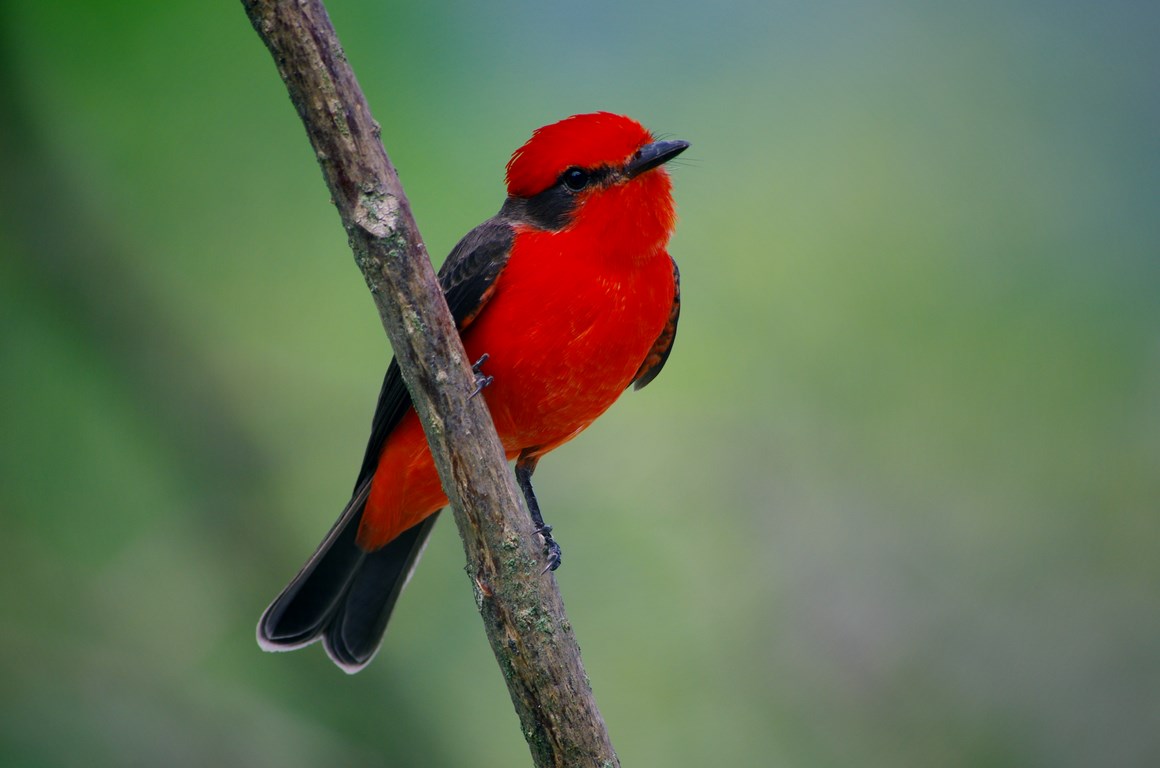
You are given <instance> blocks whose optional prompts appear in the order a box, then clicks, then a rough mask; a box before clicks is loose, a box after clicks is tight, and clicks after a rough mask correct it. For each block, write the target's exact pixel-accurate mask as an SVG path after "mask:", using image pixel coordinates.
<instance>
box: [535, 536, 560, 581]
mask: <svg viewBox="0 0 1160 768" xmlns="http://www.w3.org/2000/svg"><path fill="white" fill-rule="evenodd" d="M536 533H538V534H540V536H541V537H543V539H544V557H546V558H547V559H548V564H547V565H545V566H544V570H542V571H540V573H541V574H544V573H547V572H548V571H554V570H556V569H557V568H559V567H560V563H561V562H563V560H564V557H563V552H562V551H561V550H560V545H559V544H557V543H556V540H555V539H553V538H552V526H550V525H541V526H540V527H539V528H536Z"/></svg>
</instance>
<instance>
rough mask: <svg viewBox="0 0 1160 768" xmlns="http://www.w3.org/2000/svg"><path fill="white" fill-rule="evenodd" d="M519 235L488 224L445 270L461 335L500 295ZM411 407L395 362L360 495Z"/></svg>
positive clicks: (463, 243) (446, 294) (470, 236)
mask: <svg viewBox="0 0 1160 768" xmlns="http://www.w3.org/2000/svg"><path fill="white" fill-rule="evenodd" d="M514 239H515V231H514V230H513V229H512V226H511V224H509V223H507V222H506V221H503V220H501V219H488V220H487V221H485V222H484V223H483V224H480V225H479V226H478V227H476V228H475V229H473V230H471V231H470V232H468V233H467V235H465V236H464V238H463V239H462V240H460V241H459V244H458V245H456V246H455V248H453V249H452V251H451V254H450V255H449V256H448V257H447V260H446V261H444V262H443V266H442V267H440V269H439V285H440V287H441V288H442V289H443V298H444V299H446V300H447V306H448V308H449V309H450V310H451V317H452V318H454V320H455V327H456V328H457V329H458V330H459V332H460V333H463V331H464V329H465V328H467V326H468V325H470V324H471V321H472V320H474V319H475V318H476V317H477V316H478V315H479V312H480V310H481V309H483V307H484V305H485V304H486V303H487V300H488V299H489V298H491V294H492V292H493V291H494V290H495V285H496V278H498V277H499V274H500V272H502V271H503V268H504V266H505V265H506V264H507V261H508V257H509V256H510V255H511V250H512V242H513V240H514ZM410 407H411V394H410V393H409V392H408V391H407V387H406V385H404V384H403V377H402V374H401V373H400V371H399V363H398V362H397V361H396V360H394V359H392V360H391V363H390V365H388V366H387V373H386V376H385V377H384V378H383V388H382V389H381V390H380V391H379V402H378V405H377V406H376V407H375V417H374V419H373V421H372V422H371V436H370V439H369V440H368V441H367V449H366V453H365V454H364V455H363V463H362V469H361V470H359V475H358V480H357V481H356V482H355V486H354V487H355V489H356V491H357V489H358V488H359V486H360V485H362V483H363V482H364V481H365V480H367V479H368V478H370V477H371V476H373V475H374V473H375V470H376V469H377V468H378V465H379V455H380V454H381V453H382V451H383V445H384V444H385V443H386V441H387V436H388V435H389V434H391V431H392V430H393V429H394V428H395V426H396V425H397V424H398V423H399V421H400V420H401V419H402V418H403V415H404V414H405V413H406V412H407V409H408V408H410Z"/></svg>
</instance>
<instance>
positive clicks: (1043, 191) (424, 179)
mask: <svg viewBox="0 0 1160 768" xmlns="http://www.w3.org/2000/svg"><path fill="white" fill-rule="evenodd" d="M329 5H330V10H331V14H332V17H333V20H334V22H335V25H336V27H337V29H338V32H339V35H340V36H341V38H342V40H343V42H344V44H345V47H346V50H347V54H348V56H349V59H350V61H351V62H352V64H353V65H354V68H355V70H356V72H357V73H358V76H359V78H360V80H361V83H362V85H363V87H364V89H365V90H366V93H367V96H368V98H369V101H370V103H371V106H372V108H373V109H374V111H375V116H376V118H377V119H378V120H379V121H380V122H381V123H382V125H383V138H384V142H385V144H386V146H387V148H388V150H389V152H390V153H391V155H392V158H393V159H394V161H395V163H396V165H397V166H398V168H399V170H400V173H401V176H402V179H403V182H404V184H405V185H406V188H407V191H408V193H409V195H410V198H411V201H412V204H413V207H414V210H415V213H416V216H417V218H418V221H419V224H420V226H421V228H422V230H423V232H424V233H425V237H426V238H427V243H428V247H429V249H430V251H431V253H432V254H433V255H434V256H435V257H436V259H437V260H439V259H441V258H442V255H443V254H445V253H447V252H448V250H450V248H451V246H452V245H453V244H454V243H455V241H456V240H457V239H458V238H459V237H460V236H461V235H462V234H463V233H464V232H466V231H467V230H468V229H469V228H470V227H472V226H474V225H475V224H476V223H478V222H480V221H481V220H483V219H484V218H486V217H488V216H490V215H491V214H493V213H494V212H495V211H496V210H497V209H498V208H499V205H500V203H501V202H502V197H503V186H502V174H503V166H504V163H505V162H506V160H507V157H508V155H509V154H510V153H511V151H512V150H513V149H515V148H516V147H517V146H518V145H519V144H521V143H522V142H523V141H524V140H525V139H526V138H527V136H528V135H529V133H530V132H531V130H532V129H533V128H535V127H537V126H539V125H542V124H544V123H547V122H551V121H554V120H557V119H559V118H561V117H564V116H566V115H569V114H572V113H576V112H583V111H590V110H595V109H607V110H613V111H618V112H624V113H627V114H631V115H633V116H634V117H636V118H638V119H640V120H641V121H643V122H644V123H645V124H646V125H648V126H649V127H650V128H651V129H652V130H654V131H656V132H657V133H659V134H663V135H665V136H669V137H674V138H682V139H686V140H688V141H690V142H691V143H692V149H691V150H689V151H688V152H687V153H685V155H683V156H682V158H681V160H680V161H679V163H678V164H676V167H675V168H674V169H673V176H674V181H675V193H676V198H677V201H678V206H679V211H680V215H681V222H680V225H679V227H678V231H677V233H676V236H675V237H674V239H673V241H672V244H671V245H672V247H671V250H672V252H673V254H674V255H675V257H676V258H677V260H678V261H679V262H680V265H681V270H682V276H683V288H684V293H683V297H684V303H683V310H682V320H681V330H680V334H679V336H678V339H677V344H676V347H675V350H674V353H673V355H672V357H671V359H670V360H669V363H668V365H667V367H666V369H665V371H664V375H662V376H661V377H660V378H659V379H658V380H657V381H656V382H655V383H654V384H653V385H651V386H650V387H649V388H648V389H646V390H644V391H643V392H640V393H630V394H628V395H626V396H625V397H624V399H623V401H622V402H620V403H618V404H617V406H616V407H614V408H613V409H612V410H611V411H610V412H609V413H608V414H607V416H606V417H605V418H604V419H603V420H601V421H600V422H599V423H598V424H596V425H595V426H594V427H593V428H592V429H590V430H589V431H588V432H587V433H586V434H585V435H583V436H582V437H581V438H580V439H578V440H576V441H575V442H574V443H572V444H569V445H568V446H565V447H564V448H562V449H560V450H559V451H558V452H557V453H555V454H553V455H552V456H551V457H549V458H548V459H547V460H545V461H544V462H542V463H541V465H540V470H539V472H538V473H537V479H538V481H539V482H538V485H537V487H538V490H539V494H540V500H541V503H542V505H543V506H544V508H545V511H546V516H547V517H548V519H549V520H550V521H551V522H552V523H553V524H555V526H556V532H557V534H558V537H559V539H560V541H561V542H562V543H563V546H564V549H565V552H566V555H567V562H566V564H565V566H564V568H563V569H562V570H561V571H560V572H559V574H558V578H559V581H560V585H561V589H562V590H563V593H564V596H565V599H566V600H567V603H568V608H569V611H570V615H571V618H572V620H573V623H574V624H575V626H576V629H577V634H578V637H579V640H580V643H581V645H582V646H583V648H584V651H585V662H586V664H587V669H588V672H589V675H590V677H591V680H592V684H593V687H594V689H595V692H596V695H597V698H598V700H599V702H600V705H601V707H602V710H603V713H604V716H605V718H606V720H607V721H608V723H609V727H610V730H611V734H612V738H613V742H614V744H615V745H616V747H617V749H618V752H619V754H620V756H621V758H622V760H623V762H624V764H625V765H626V766H628V765H631V766H704V765H720V766H859V767H865V766H871V767H876V766H884V767H885V766H1052V767H1053V768H1054V767H1057V766H1065V767H1067V766H1076V767H1077V768H1078V767H1080V766H1093V765H1099V766H1144V765H1157V764H1160V552H1158V550H1160V501H1158V500H1160V211H1158V210H1157V209H1158V208H1160V206H1158V205H1157V202H1158V200H1160V141H1158V136H1160V132H1158V127H1157V126H1158V125H1160V96H1158V94H1160V89H1158V88H1157V83H1158V82H1160V66H1158V64H1160V53H1157V51H1158V50H1160V48H1158V47H1157V40H1158V39H1160V34H1158V33H1160V11H1158V10H1157V6H1156V4H1155V3H1144V2H1135V3H1133V2H1107V3H1099V4H1097V3H1083V2H1059V1H1057V2H1032V1H1030V0H1028V1H1026V2H1015V3H1010V2H980V3H914V2H903V1H901V0H899V1H898V2H886V1H878V2H817V3H780V2H768V0H748V1H747V0H738V1H736V2H730V1H728V0H726V1H725V2H720V3H714V4H702V3H662V2H642V3H634V4H626V3H618V2H591V3H570V4H561V3H546V2H523V3H520V2H509V3H498V4H492V3H471V2H461V3H425V4H420V3H415V4H408V5H407V6H406V7H396V6H400V5H401V4H396V3H387V2H375V3H370V2H354V0H333V1H332V2H330V3H329ZM0 8H2V11H0V13H2V16H0V25H2V26H0V95H2V97H3V99H2V102H3V103H2V106H0V130H2V134H0V152H2V153H3V155H2V157H0V193H2V195H3V197H2V198H0V433H2V435H3V437H2V439H0V515H2V519H0V522H2V533H0V574H2V578H0V765H4V766H65V765H68V766H205V765H248V766H285V767H287V768H289V767H292V766H314V765H344V766H372V765H388V766H483V767H489V766H517V765H526V764H528V763H529V759H528V753H527V747H526V745H525V744H524V742H523V739H522V737H521V735H520V732H519V728H518V723H517V721H516V719H515V716H514V715H513V713H512V710H511V707H510V704H509V702H508V697H507V693H506V690H505V688H504V685H503V682H502V679H501V676H500V673H499V670H498V668H497V666H496V665H495V662H494V660H493V659H492V657H491V654H490V650H489V649H488V647H487V644H486V641H485V638H484V634H483V632H482V627H481V626H480V622H479V619H478V618H477V615H476V612H475V610H474V605H473V600H472V593H471V588H470V586H469V583H468V581H467V579H466V578H465V577H464V574H463V572H462V562H463V554H462V550H461V548H460V546H459V541H458V538H457V536H456V533H455V531H454V526H453V525H452V524H451V522H450V519H445V520H443V521H442V522H441V523H440V524H439V526H438V527H437V530H436V533H435V536H434V539H433V542H432V545H431V547H430V548H429V549H428V552H427V555H426V557H425V560H424V562H423V566H422V568H420V569H419V571H418V573H417V575H416V577H415V579H414V581H413V582H412V583H411V586H410V588H409V589H408V591H407V593H406V594H405V595H404V597H403V599H402V600H401V602H400V605H399V608H398V611H397V613H396V616H395V620H394V622H393V624H392V627H391V630H390V632H389V633H388V636H387V643H386V645H385V647H384V649H383V651H382V653H381V654H380V655H379V657H378V658H377V659H376V661H375V662H374V664H373V665H372V666H371V667H370V668H369V669H368V670H366V672H364V673H363V674H361V675H358V676H356V677H353V678H352V677H347V676H345V675H343V674H341V673H340V672H339V671H338V670H337V669H335V668H334V667H332V666H331V665H330V664H329V663H328V662H327V661H326V660H325V658H324V656H323V654H322V653H321V651H320V650H319V649H317V648H311V649H309V650H306V651H302V652H298V653H294V654H289V655H270V654H263V653H261V652H259V651H258V648H257V646H256V645H255V643H254V639H253V632H254V624H255V622H256V620H257V617H258V615H259V613H260V612H261V610H262V608H263V607H264V606H265V604H266V603H267V602H268V600H269V599H270V598H271V597H272V596H273V595H274V594H275V593H276V592H277V591H278V590H279V589H280V588H281V587H282V585H283V584H284V582H285V581H286V580H287V579H288V578H289V577H290V576H291V575H292V574H293V573H294V571H295V570H296V569H297V567H298V566H299V564H300V563H301V562H302V560H303V559H304V558H305V556H306V555H307V554H308V553H309V552H310V551H311V550H312V549H313V547H314V545H315V544H316V543H317V542H318V540H319V539H320V538H321V536H322V534H323V533H324V531H325V530H326V529H327V527H328V526H329V525H330V523H331V522H332V520H333V518H334V516H335V515H336V514H337V513H338V511H339V509H340V508H341V507H342V505H343V503H344V501H345V500H346V495H347V493H348V492H349V487H350V484H351V482H352V480H353V477H354V474H355V473H356V470H357V467H358V464H359V461H360V459H361V454H362V450H363V446H364V441H365V439H366V435H367V431H368V424H369V420H370V416H371V412H372V409H373V405H374V399H375V395H376V393H377V390H378V386H379V383H380V380H381V374H382V370H383V368H384V366H385V365H386V362H387V360H388V358H389V349H388V347H387V345H386V341H385V336H384V334H383V332H382V329H381V327H380V325H379V321H378V318H377V316H376V314H375V311H374V308H373V306H372V304H371V301H370V298H369V295H368V293H367V290H366V288H365V286H364V285H363V282H362V279H361V277H360V276H359V273H358V271H357V269H356V268H355V266H354V264H353V263H352V261H351V257H350V253H349V251H348V250H347V247H346V242H345V237H344V235H343V232H342V230H341V228H340V226H339V222H338V218H337V216H336V215H335V212H334V210H333V208H332V206H331V205H330V204H329V202H328V199H327V193H326V191H325V188H324V186H323V183H322V181H321V178H320V176H319V173H318V169H317V166H316V164H315V161H314V159H313V156H312V154H311V151H310V149H309V146H308V144H307V141H306V139H305V136H304V133H303V130H302V127H301V125H300V123H299V121H298V118H297V116H296V115H295V113H294V111H293V109H292V107H291V105H290V103H289V101H288V99H287V97H286V94H285V91H284V88H283V86H282V84H281V82H280V80H279V79H278V77H277V74H276V71H275V68H274V66H273V63H272V61H271V59H270V56H269V54H268V53H267V52H266V50H265V48H264V47H263V46H262V44H261V43H260V42H259V40H258V38H257V36H256V35H255V34H254V32H253V30H252V29H251V28H250V25H249V23H248V21H247V20H246V18H245V16H244V14H243V12H242V9H241V7H240V4H238V3H236V2H219V3H206V2H193V0H167V1H166V2H145V1H144V0H131V1H128V2H117V3H77V2H65V1H64V0H10V1H9V2H6V3H4V4H3V5H2V6H0Z"/></svg>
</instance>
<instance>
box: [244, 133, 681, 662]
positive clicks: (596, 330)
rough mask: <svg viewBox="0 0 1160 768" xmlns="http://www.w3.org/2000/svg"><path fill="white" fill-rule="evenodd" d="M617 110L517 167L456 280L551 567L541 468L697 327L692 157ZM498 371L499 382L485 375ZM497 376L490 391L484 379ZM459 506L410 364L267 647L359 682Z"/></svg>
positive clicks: (459, 255) (275, 607)
mask: <svg viewBox="0 0 1160 768" xmlns="http://www.w3.org/2000/svg"><path fill="white" fill-rule="evenodd" d="M688 146H689V145H688V143H687V142H684V141H656V140H654V137H653V136H652V134H650V133H649V132H648V131H647V130H645V128H644V127H643V126H642V125H641V124H640V123H638V122H636V121H635V120H632V119H630V118H627V117H623V116H620V115H614V114H610V113H607V112H597V113H594V114H586V115H575V116H573V117H569V118H567V119H565V120H561V121H560V122H558V123H553V124H552V125H547V126H544V127H543V128H540V129H539V130H537V131H535V132H534V133H533V134H532V137H531V138H530V139H529V140H528V141H527V143H525V144H524V145H523V146H522V147H520V148H519V149H517V150H516V152H515V154H513V155H512V158H511V160H510V161H509V162H508V164H507V192H508V196H507V200H506V201H504V204H503V207H502V208H500V211H499V213H497V214H496V215H495V216H494V217H492V218H490V219H488V220H487V221H485V222H484V223H482V224H480V225H479V226H478V227H476V228H475V229H473V230H472V231H471V232H469V233H468V234H467V236H466V237H464V238H463V239H462V240H460V241H459V244H458V245H456V246H455V249H454V250H452V252H451V255H450V256H448V257H447V260H446V262H444V264H443V267H442V268H441V269H440V270H439V282H440V285H441V286H442V288H443V295H444V297H445V298H446V299H447V305H448V307H450V309H451V314H452V316H453V317H454V318H455V322H456V325H457V326H458V329H459V333H460V335H461V337H462V339H463V344H464V347H465V348H466V350H467V354H468V355H470V356H471V357H470V359H472V360H476V359H479V360H481V361H485V363H484V365H483V366H478V365H477V368H476V369H477V380H478V383H479V384H480V386H481V387H483V389H482V393H483V397H484V398H485V399H486V401H487V405H488V409H489V410H490V411H491V415H492V419H493V420H494V421H495V427H496V431H497V432H498V434H499V437H500V441H501V442H502V443H503V446H504V449H505V451H506V452H507V457H508V459H509V460H511V459H515V462H516V465H515V466H516V469H515V472H516V480H517V482H518V484H519V486H520V489H521V490H522V491H523V494H524V498H525V500H526V502H527V505H528V511H529V513H530V514H531V516H532V519H533V521H534V523H535V525H536V530H537V532H538V533H539V534H540V535H541V536H542V537H543V539H544V548H545V555H546V558H547V567H548V568H552V569H554V568H556V567H557V566H558V565H559V564H560V548H559V546H558V545H557V544H556V542H555V541H554V540H553V539H552V537H551V528H550V527H549V526H546V525H544V522H543V519H542V518H541V516H540V510H539V507H538V505H537V503H536V498H535V495H534V494H533V493H532V486H531V477H532V472H533V471H534V470H535V468H536V462H538V461H539V459H540V457H541V456H543V455H544V454H545V453H547V452H548V451H550V450H552V449H553V448H555V447H557V446H559V445H561V444H562V443H565V442H567V441H568V440H571V439H572V438H573V437H575V436H576V435H577V434H579V433H580V432H581V431H583V430H584V428H585V427H587V426H588V425H589V424H591V423H592V422H593V421H594V420H595V419H596V417H598V416H599V415H600V414H602V413H604V411H605V410H607V409H608V407H609V406H610V405H612V403H613V401H615V400H616V398H617V397H618V396H619V395H620V393H621V392H623V391H624V390H625V389H626V388H627V387H628V386H629V385H635V388H636V389H640V388H641V387H643V386H645V385H646V384H648V383H649V382H650V381H652V380H653V379H654V378H656V375H657V374H658V373H660V370H661V368H662V367H663V366H664V364H665V360H666V359H667V358H668V356H669V351H670V350H671V349H672V345H673V338H674V336H675V334H676V331H677V317H678V315H679V312H680V307H681V301H680V280H679V275H678V272H677V265H676V263H675V262H674V261H673V260H672V258H671V257H670V256H669V254H668V252H667V251H666V250H665V246H666V245H667V243H668V240H669V235H670V234H671V233H672V231H673V226H674V224H675V223H676V214H675V212H674V208H673V198H672V183H671V182H670V180H669V176H668V173H667V172H666V171H665V169H664V168H663V167H662V166H663V165H664V164H665V163H666V162H667V161H669V160H671V159H672V158H674V157H676V156H677V155H679V154H680V153H681V152H683V151H684V150H685V149H686V148H687V147H688ZM481 368H485V369H486V371H484V370H481ZM485 373H486V375H485ZM446 505H447V497H446V496H445V495H444V494H443V490H442V488H441V486H440V483H439V476H438V474H437V473H436V471H435V465H434V463H433V461H432V459H431V453H430V451H429V449H428V447H427V440H426V438H425V437H424V435H423V430H422V427H421V426H420V424H419V419H418V416H417V415H416V414H415V409H414V408H412V407H411V399H410V395H409V394H408V392H407V389H406V387H405V386H404V385H403V380H402V378H401V377H400V375H399V367H398V364H397V363H396V362H395V361H393V360H392V361H391V364H390V365H389V366H388V367H387V374H386V378H385V379H384V381H383V388H382V391H381V392H380V394H379V401H378V406H377V408H376V409H375V416H374V421H373V423H372V427H371V436H370V441H369V443H368V444H367V449H366V455H365V457H364V459H363V464H362V469H361V470H360V471H359V475H358V481H357V482H356V483H355V487H354V495H353V496H352V498H351V500H350V502H349V503H348V504H347V506H346V509H344V510H343V512H342V515H341V516H340V517H339V518H338V521H337V522H336V523H335V524H334V527H333V528H331V530H330V533H329V534H327V536H326V539H325V540H323V542H322V544H321V545H320V546H319V548H318V551H317V552H315V553H314V555H313V556H312V557H311V558H310V560H308V561H307V563H306V565H305V566H303V568H302V570H301V571H300V572H299V573H298V575H297V576H296V577H295V578H294V580H293V581H291V582H290V584H289V586H287V587H286V589H284V590H283V591H282V594H280V595H278V597H277V599H275V600H274V602H273V603H272V604H271V605H270V607H269V608H267V609H266V612H265V613H264V614H262V618H261V621H260V622H259V623H258V642H259V644H260V645H261V646H262V648H264V649H265V650H268V651H285V650H291V649H294V648H300V647H302V646H305V645H309V644H310V643H312V642H314V641H315V640H317V639H319V638H320V637H321V638H322V641H323V645H324V646H325V647H326V652H327V653H328V654H329V655H330V658H331V659H333V660H334V662H335V663H336V664H338V666H340V667H342V668H343V669H344V670H346V671H347V672H357V671H358V670H360V669H362V668H363V667H364V666H366V664H367V663H368V662H369V661H370V660H371V658H372V657H373V656H374V654H375V652H376V651H377V650H378V648H379V646H380V645H381V643H382V638H383V632H384V631H385V630H386V626H387V619H388V618H389V617H390V614H391V609H392V608H393V607H394V605H395V601H396V600H397V599H398V597H399V593H400V592H401V591H402V589H403V587H404V586H405V585H406V583H407V580H408V578H409V577H410V575H411V572H412V570H413V569H414V567H415V564H416V562H417V561H418V559H419V555H420V554H421V553H422V551H423V546H424V544H425V543H426V541H427V536H428V534H429V533H430V532H431V526H432V525H433V524H434V522H435V518H436V516H437V515H436V513H437V512H438V511H439V510H440V509H441V508H443V507H445V506H446Z"/></svg>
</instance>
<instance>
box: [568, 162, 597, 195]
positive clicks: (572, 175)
mask: <svg viewBox="0 0 1160 768" xmlns="http://www.w3.org/2000/svg"><path fill="white" fill-rule="evenodd" d="M590 180H591V177H590V176H589V175H588V171H586V170H584V169H583V168H569V169H568V170H566V171H564V176H563V181H564V186H565V187H567V188H568V189H570V190H572V191H573V192H579V191H580V190H582V189H584V187H586V186H588V182H589V181H590Z"/></svg>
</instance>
